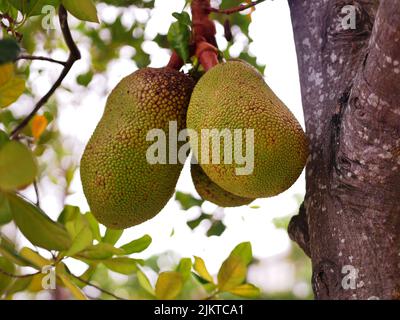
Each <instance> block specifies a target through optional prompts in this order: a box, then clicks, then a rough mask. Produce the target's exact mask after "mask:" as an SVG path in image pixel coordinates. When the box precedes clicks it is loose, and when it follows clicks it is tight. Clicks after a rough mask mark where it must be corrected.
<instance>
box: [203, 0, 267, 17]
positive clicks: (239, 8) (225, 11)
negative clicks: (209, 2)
mask: <svg viewBox="0 0 400 320" xmlns="http://www.w3.org/2000/svg"><path fill="white" fill-rule="evenodd" d="M264 1H265V0H258V1H254V2H251V3H249V4H241V5H240V6H237V7H233V8H230V9H216V8H210V9H209V10H210V12H215V13H221V14H228V15H229V14H233V13H237V12H240V11H244V10H247V9H250V8H253V7H255V6H256V5H258V4H259V3H262V2H264Z"/></svg>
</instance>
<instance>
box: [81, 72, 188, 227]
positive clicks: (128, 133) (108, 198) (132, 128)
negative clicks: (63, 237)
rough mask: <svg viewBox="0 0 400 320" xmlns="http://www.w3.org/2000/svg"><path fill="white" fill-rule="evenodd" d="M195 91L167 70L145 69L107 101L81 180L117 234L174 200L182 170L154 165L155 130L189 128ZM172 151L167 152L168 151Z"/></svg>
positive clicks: (98, 212)
mask: <svg viewBox="0 0 400 320" xmlns="http://www.w3.org/2000/svg"><path fill="white" fill-rule="evenodd" d="M193 86H194V82H193V80H191V79H190V78H189V77H188V76H186V75H184V74H182V73H180V72H178V71H175V70H172V69H167V68H161V69H154V68H145V69H141V70H139V71H136V72H134V73H133V74H131V75H129V76H127V77H126V78H124V79H123V80H122V81H121V82H120V83H119V84H118V85H117V86H116V87H115V89H114V90H113V91H112V93H111V94H110V96H109V97H108V100H107V104H106V107H105V110H104V114H103V117H102V119H101V120H100V122H99V124H98V125H97V127H96V130H95V131H94V133H93V135H92V137H91V139H90V141H89V143H88V144H87V146H86V149H85V152H84V154H83V157H82V160H81V180H82V185H83V190H84V193H85V196H86V199H87V201H88V203H89V206H90V208H91V211H92V212H93V214H94V216H95V217H96V218H97V220H98V221H99V222H101V223H102V224H104V225H105V226H107V227H110V228H113V229H125V228H128V227H131V226H134V225H137V224H140V223H142V222H144V221H146V220H148V219H150V218H152V217H154V216H155V215H156V214H157V213H159V212H160V211H161V210H162V208H163V207H164V206H165V204H166V203H167V202H168V200H169V199H170V198H171V197H172V195H173V193H174V190H175V186H176V183H177V180H178V177H179V174H180V172H181V170H182V165H181V164H179V163H178V164H153V165H152V164H149V163H148V161H147V159H146V152H147V149H148V147H149V146H150V145H152V144H153V143H154V141H146V136H147V133H148V131H149V130H151V129H162V130H164V132H165V133H166V137H167V139H166V140H167V143H168V132H169V131H168V128H169V122H170V121H177V124H178V130H181V129H184V128H185V127H186V112H187V107H188V104H189V101H190V95H191V93H192V90H193ZM167 150H168V148H167Z"/></svg>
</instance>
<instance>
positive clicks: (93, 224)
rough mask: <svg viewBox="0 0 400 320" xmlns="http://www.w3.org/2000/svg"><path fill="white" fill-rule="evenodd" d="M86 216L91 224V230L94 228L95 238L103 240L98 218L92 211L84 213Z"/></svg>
mask: <svg viewBox="0 0 400 320" xmlns="http://www.w3.org/2000/svg"><path fill="white" fill-rule="evenodd" d="M84 217H85V219H86V221H87V222H88V224H89V227H90V230H92V234H93V238H94V239H96V240H97V241H99V242H100V241H101V234H100V226H99V223H98V222H97V220H96V218H95V217H94V215H93V214H92V213H91V212H87V213H86V214H85V215H84Z"/></svg>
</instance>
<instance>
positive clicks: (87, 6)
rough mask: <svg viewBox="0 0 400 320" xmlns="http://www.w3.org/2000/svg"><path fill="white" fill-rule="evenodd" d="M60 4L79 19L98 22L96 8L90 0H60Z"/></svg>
mask: <svg viewBox="0 0 400 320" xmlns="http://www.w3.org/2000/svg"><path fill="white" fill-rule="evenodd" d="M62 4H63V5H64V7H65V8H66V9H67V10H68V11H69V12H70V13H71V14H72V15H73V16H74V17H75V18H78V19H79V20H83V21H91V22H99V18H98V17H97V9H96V6H95V5H94V3H93V1H92V0H62Z"/></svg>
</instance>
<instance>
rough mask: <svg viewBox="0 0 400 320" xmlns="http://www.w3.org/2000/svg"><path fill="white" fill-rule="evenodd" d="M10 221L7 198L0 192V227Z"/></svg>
mask: <svg viewBox="0 0 400 320" xmlns="http://www.w3.org/2000/svg"><path fill="white" fill-rule="evenodd" d="M11 220H12V213H11V210H10V206H9V204H8V200H7V198H6V197H5V196H4V195H3V194H2V193H1V192H0V226H1V225H5V224H7V223H9V222H11Z"/></svg>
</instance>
